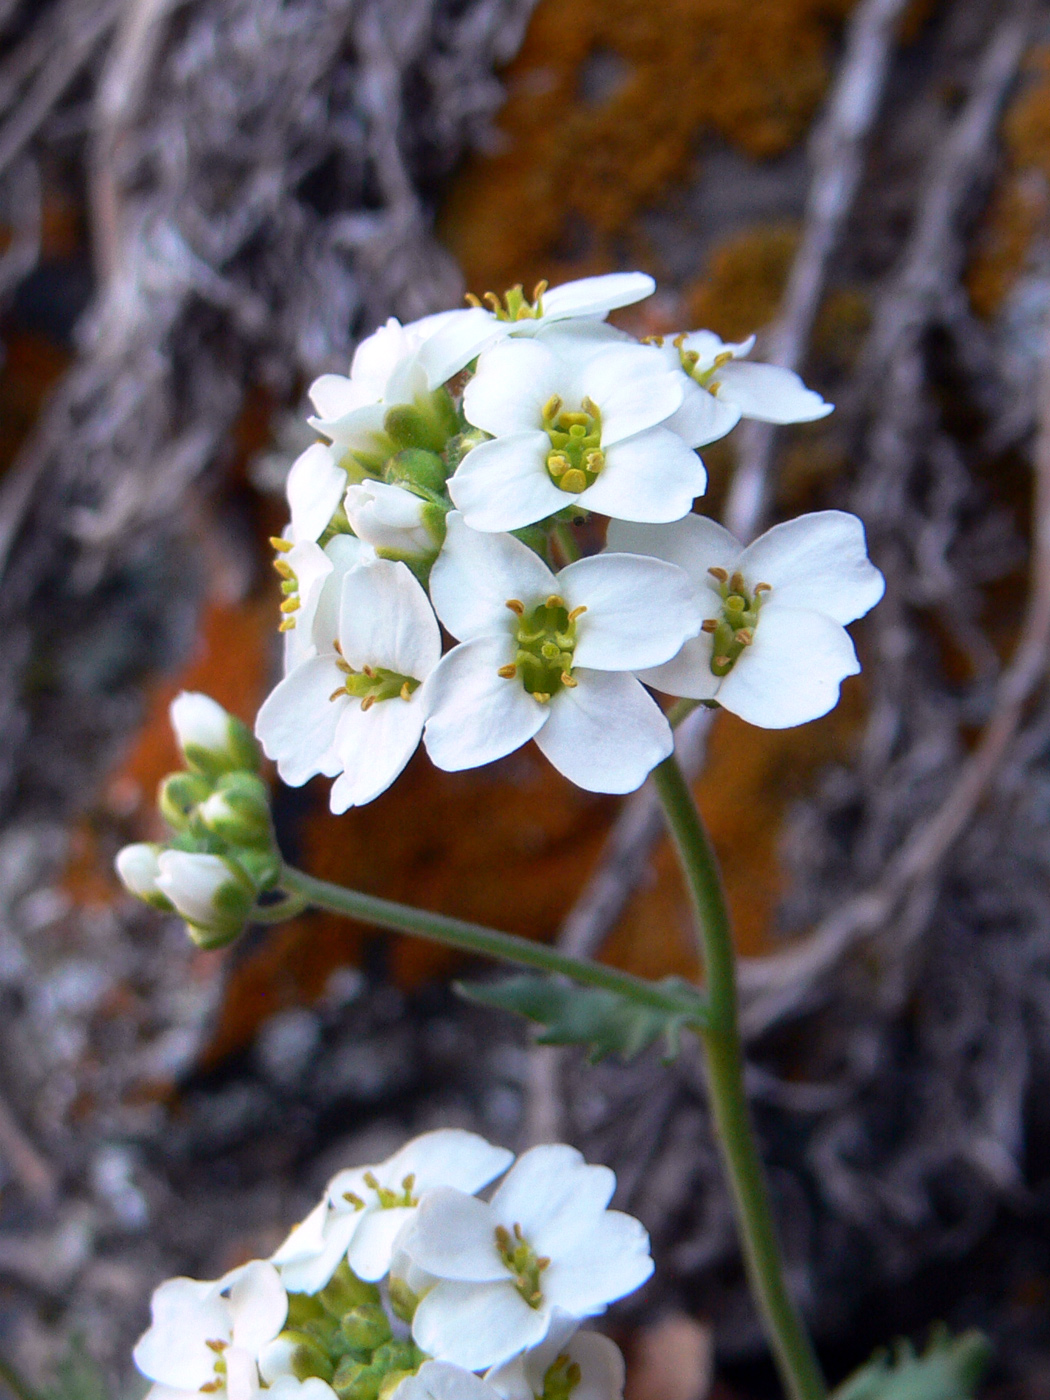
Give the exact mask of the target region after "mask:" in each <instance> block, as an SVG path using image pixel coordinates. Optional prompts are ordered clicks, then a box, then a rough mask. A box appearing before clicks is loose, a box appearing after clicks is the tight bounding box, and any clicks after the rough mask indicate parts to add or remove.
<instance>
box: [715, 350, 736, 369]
mask: <svg viewBox="0 0 1050 1400" xmlns="http://www.w3.org/2000/svg"><path fill="white" fill-rule="evenodd" d="M732 358H733V352H732V350H720V351H719V352H718V354H717V355H716V356H715V362H714V364H713V365H712V366H711V368H712V369H721V368H722V366H723V365H727V364H728V363H729V361H730V360H731V359H732Z"/></svg>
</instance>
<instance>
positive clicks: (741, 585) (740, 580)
mask: <svg viewBox="0 0 1050 1400" xmlns="http://www.w3.org/2000/svg"><path fill="white" fill-rule="evenodd" d="M729 587H730V589H731V590H732V591H733V592H734V593H743V591H744V589H745V588H746V587H747V584H746V583H745V582H744V575H743V574H742V573H741V572H740V570H739V569H738V570H737V571H736V572H735V573H734V574H733V577H732V578H731V579H730V580H729Z"/></svg>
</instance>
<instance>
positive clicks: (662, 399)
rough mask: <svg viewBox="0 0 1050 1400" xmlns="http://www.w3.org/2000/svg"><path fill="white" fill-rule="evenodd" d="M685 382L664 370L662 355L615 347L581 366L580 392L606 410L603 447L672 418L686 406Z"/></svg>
mask: <svg viewBox="0 0 1050 1400" xmlns="http://www.w3.org/2000/svg"><path fill="white" fill-rule="evenodd" d="M681 379H682V376H681V375H680V374H678V373H675V372H673V371H672V372H668V371H667V370H666V369H665V368H664V362H663V358H662V356H661V355H660V353H659V351H657V350H654V349H653V348H652V347H650V346H646V345H625V346H616V347H614V348H611V349H609V350H607V351H606V352H605V353H604V354H602V355H594V356H592V357H591V358H590V359H589V360H588V361H587V363H586V364H584V365H583V366H582V367H581V371H580V389H581V393H582V394H586V395H587V396H588V397H589V398H592V399H593V400H594V402H595V403H596V404H597V405H598V407H599V408H600V409H601V411H602V446H603V448H609V447H611V446H612V445H613V444H614V443H617V442H622V441H623V439H624V438H628V437H633V436H634V434H635V433H640V432H643V431H644V430H645V429H646V428H652V427H655V426H656V424H657V423H660V422H662V421H663V419H665V418H667V417H669V416H670V415H671V414H672V413H674V411H675V409H676V408H677V407H678V406H679V404H680V403H681V402H682V393H683V386H682V382H681Z"/></svg>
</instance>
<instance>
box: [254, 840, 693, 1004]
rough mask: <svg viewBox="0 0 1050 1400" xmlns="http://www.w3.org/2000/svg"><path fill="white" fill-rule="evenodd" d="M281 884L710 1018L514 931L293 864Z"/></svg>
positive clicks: (441, 939)
mask: <svg viewBox="0 0 1050 1400" xmlns="http://www.w3.org/2000/svg"><path fill="white" fill-rule="evenodd" d="M280 883H281V888H282V889H284V890H286V891H288V893H289V894H291V895H293V896H298V897H299V898H300V899H301V900H302V902H303V904H304V905H313V906H314V907H316V908H318V909H327V910H329V911H330V912H331V913H333V914H345V915H346V916H347V917H348V918H351V919H360V920H361V922H362V923H366V924H375V925H376V926H377V927H379V928H388V929H393V930H395V931H396V932H398V933H410V934H414V935H416V936H417V937H419V938H429V939H430V940H431V942H433V943H443V944H444V945H445V946H446V947H448V948H459V949H461V950H462V951H463V952H466V953H481V954H482V955H484V956H485V957H488V958H495V959H496V960H497V961H499V962H508V963H514V964H515V965H516V966H518V967H534V968H539V969H540V970H541V971H542V972H556V973H561V974H562V975H564V976H565V977H570V978H572V980H573V981H574V982H579V983H582V984H583V985H584V986H585V987H601V988H603V989H604V990H605V991H609V992H617V993H618V994H619V995H620V996H624V997H627V998H629V999H630V1000H631V1001H635V1002H639V1003H640V1004H641V1005H643V1006H653V1007H656V1008H657V1009H658V1010H660V1011H670V1012H675V1013H678V1014H681V1013H682V1012H683V1011H684V1012H688V1013H689V1016H690V1024H692V1025H693V1026H695V1028H696V1029H697V1030H699V1029H701V1028H702V1027H703V1026H704V1025H706V1022H707V1008H706V1006H705V1005H704V1001H703V998H702V997H700V996H699V995H698V994H696V993H693V992H686V991H685V989H684V988H683V989H680V990H676V989H673V988H670V987H664V986H660V985H659V984H658V983H655V982H647V981H645V979H644V978H642V977H635V976H633V975H632V974H631V973H629V972H620V971H619V970H618V969H617V968H615V967H607V966H605V964H603V963H592V962H586V961H583V960H581V959H579V958H571V957H568V956H567V955H566V954H565V953H559V952H557V951H556V950H555V949H554V948H548V947H547V946H546V945H545V944H543V943H534V942H533V941H532V940H531V939H530V938H520V937H518V935H517V934H514V933H499V932H497V931H496V930H495V929H491V928H486V927H485V926H484V925H483V924H470V923H466V922H465V921H464V920H463V919H452V918H449V917H448V916H447V915H445V914H432V913H430V912H429V911H428V910H426V909H415V908H413V907H412V905H410V904H397V903H395V902H394V900H391V899H380V898H379V897H378V895H372V894H363V893H362V892H361V891H360V890H348V889H345V888H344V887H343V886H342V885H333V884H330V883H329V882H328V881H327V880H317V879H315V878H314V876H312V875H307V874H306V873H305V872H304V871H302V870H296V869H295V868H294V866H290V865H286V866H284V868H283V870H282V872H281V881H280Z"/></svg>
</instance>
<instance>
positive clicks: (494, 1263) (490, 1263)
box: [400, 1186, 508, 1283]
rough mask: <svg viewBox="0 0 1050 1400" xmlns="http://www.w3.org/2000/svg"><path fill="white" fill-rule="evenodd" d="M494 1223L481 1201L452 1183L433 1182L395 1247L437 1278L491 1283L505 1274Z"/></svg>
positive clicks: (495, 1217)
mask: <svg viewBox="0 0 1050 1400" xmlns="http://www.w3.org/2000/svg"><path fill="white" fill-rule="evenodd" d="M499 1222H500V1217H499V1216H498V1215H497V1214H496V1213H495V1211H494V1210H493V1207H492V1206H490V1205H488V1204H487V1203H486V1202H485V1201H479V1200H478V1198H477V1197H476V1196H468V1195H467V1193H466V1192H465V1191H456V1190H455V1189H454V1188H453V1187H451V1186H436V1187H435V1188H434V1189H433V1191H428V1192H427V1195H426V1197H425V1198H424V1200H423V1201H421V1202H420V1204H419V1207H418V1209H417V1211H416V1218H415V1220H414V1221H413V1222H412V1225H411V1227H410V1228H409V1229H408V1230H407V1231H406V1232H405V1234H404V1235H403V1236H402V1238H401V1241H400V1246H401V1248H402V1249H403V1250H404V1251H405V1252H406V1254H408V1256H409V1258H410V1259H411V1260H412V1261H413V1263H415V1264H418V1265H419V1267H420V1268H421V1269H426V1270H427V1271H428V1273H432V1274H433V1275H434V1276H435V1277H436V1278H446V1279H455V1280H456V1281H457V1282H460V1283H492V1282H494V1281H496V1280H500V1279H506V1278H507V1276H508V1269H507V1266H506V1264H504V1262H503V1260H502V1259H501V1258H500V1256H499V1252H498V1251H497V1249H496V1236H495V1231H496V1226H497V1225H498V1224H499Z"/></svg>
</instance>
